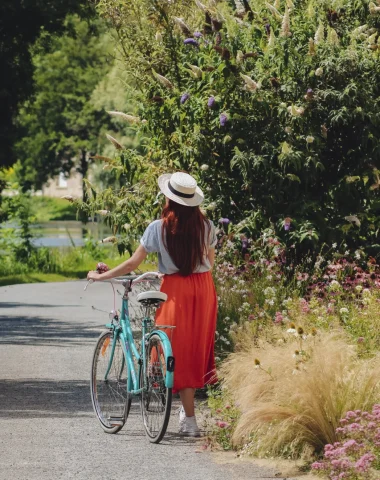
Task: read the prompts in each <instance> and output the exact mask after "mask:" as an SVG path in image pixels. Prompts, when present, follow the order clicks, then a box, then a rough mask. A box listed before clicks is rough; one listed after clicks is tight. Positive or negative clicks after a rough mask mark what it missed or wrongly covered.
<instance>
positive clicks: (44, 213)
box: [31, 197, 77, 223]
mask: <svg viewBox="0 0 380 480" xmlns="http://www.w3.org/2000/svg"><path fill="white" fill-rule="evenodd" d="M31 202H32V209H33V212H34V214H35V216H36V222H38V223H42V222H50V221H57V220H77V211H76V208H75V207H74V206H73V205H72V204H71V203H70V202H68V201H67V200H64V199H62V198H52V197H31Z"/></svg>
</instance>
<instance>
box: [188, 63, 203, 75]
mask: <svg viewBox="0 0 380 480" xmlns="http://www.w3.org/2000/svg"><path fill="white" fill-rule="evenodd" d="M190 68H191V71H192V76H193V77H194V78H202V73H203V72H202V69H200V68H199V67H197V66H196V65H190Z"/></svg>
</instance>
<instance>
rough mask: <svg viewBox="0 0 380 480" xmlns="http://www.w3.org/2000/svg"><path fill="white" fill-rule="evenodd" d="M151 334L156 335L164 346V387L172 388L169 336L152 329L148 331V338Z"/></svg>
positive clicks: (172, 364)
mask: <svg viewBox="0 0 380 480" xmlns="http://www.w3.org/2000/svg"><path fill="white" fill-rule="evenodd" d="M152 335H158V336H159V337H160V339H161V341H162V344H163V346H164V350H165V359H166V375H165V387H166V388H173V384H174V366H175V362H174V357H173V351H172V345H171V343H170V340H169V337H168V336H167V335H166V333H165V332H163V331H162V330H153V332H151V333H150V335H149V338H150V337H151V336H152Z"/></svg>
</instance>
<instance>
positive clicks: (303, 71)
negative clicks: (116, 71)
mask: <svg viewBox="0 0 380 480" xmlns="http://www.w3.org/2000/svg"><path fill="white" fill-rule="evenodd" d="M244 5H245V6H246V8H244ZM247 5H248V2H240V1H236V2H235V5H232V4H231V2H227V1H219V2H217V3H216V2H210V3H207V4H206V5H203V4H202V3H200V2H196V4H191V5H189V4H188V3H187V2H161V1H156V0H140V1H139V2H137V4H136V2H131V1H126V2H124V3H123V5H120V2H117V1H115V0H102V1H100V2H99V11H100V12H101V14H102V15H104V16H105V17H106V18H107V19H108V20H109V21H110V22H111V23H112V25H113V27H114V28H115V29H116V31H117V33H118V37H119V39H120V45H121V47H122V51H123V55H124V60H125V68H126V70H127V71H128V72H129V74H130V77H131V85H132V87H130V88H132V89H133V90H134V97H135V98H136V103H138V104H139V108H138V111H136V112H126V113H127V114H132V116H124V117H119V118H120V120H123V118H124V120H127V121H128V122H130V125H131V128H132V129H134V130H137V132H138V136H139V138H140V139H141V142H142V144H143V145H144V146H145V150H144V153H143V154H141V153H137V152H136V151H135V150H127V149H123V146H122V145H120V144H118V142H117V141H116V142H115V141H114V140H112V141H113V142H114V144H115V145H116V147H117V149H118V155H117V156H116V158H115V159H105V161H106V163H107V165H109V167H110V168H117V169H119V170H120V171H124V172H127V173H128V179H127V185H126V186H125V187H124V188H123V189H122V190H121V191H120V192H112V191H111V190H106V191H104V192H98V193H97V194H96V193H95V192H94V191H93V192H92V193H93V194H95V198H93V201H92V209H93V210H96V209H105V210H106V211H109V213H106V216H107V220H108V221H109V223H110V224H111V225H114V226H115V228H116V231H117V232H118V233H123V234H125V231H123V229H122V226H123V225H124V224H125V223H127V224H128V225H130V226H132V227H133V228H132V231H135V232H136V231H140V232H141V231H142V230H143V229H144V228H145V226H146V222H147V221H149V219H151V218H152V216H155V215H157V212H158V206H157V204H156V205H154V206H151V205H152V204H153V202H154V197H155V194H156V191H157V189H156V188H155V183H154V181H155V179H156V178H157V176H158V174H159V173H160V172H162V171H173V170H181V169H185V170H186V171H189V172H190V173H192V174H194V175H195V176H196V177H197V178H198V179H199V181H200V183H201V186H202V187H203V188H204V189H205V191H206V194H207V198H208V200H209V203H208V204H206V205H205V207H206V209H208V212H209V213H210V215H211V216H212V217H213V218H214V219H218V218H219V217H220V216H223V217H228V218H229V219H231V220H233V222H234V223H235V224H236V223H239V222H242V221H244V223H243V224H242V225H241V230H242V231H243V232H244V233H246V234H250V235H251V236H255V235H257V233H258V232H259V231H260V230H261V229H263V228H267V227H272V228H274V229H275V230H276V233H277V234H278V235H279V236H281V237H282V238H283V239H286V240H287V241H288V242H289V244H291V243H294V244H296V245H297V246H298V251H299V252H300V255H303V254H304V253H305V252H306V251H310V250H313V249H315V248H316V247H317V246H320V245H322V244H323V243H329V244H331V243H333V242H338V243H342V242H346V243H347V244H348V246H349V247H354V246H356V245H362V246H365V247H366V248H367V249H368V251H369V253H370V254H372V255H376V254H378V253H379V249H380V245H379V243H378V232H379V228H380V223H379V218H380V217H379V212H380V199H379V191H380V184H379V170H378V167H379V153H380V148H379V135H378V129H379V125H380V117H379V113H378V112H379V99H380V96H379V93H380V69H379V68H378V65H379V42H380V41H379V40H378V38H379V37H378V29H379V25H380V22H379V18H380V15H379V12H378V8H379V7H376V6H375V5H374V4H373V3H369V2H368V1H367V0H336V1H335V2H334V3H333V4H331V3H329V2H326V1H324V0H307V1H305V0H303V1H299V2H297V3H295V4H294V3H293V1H292V0H286V2H285V1H284V0H282V1H281V0H276V2H275V4H274V5H271V4H269V3H268V2H264V1H262V0H258V1H255V2H254V3H252V2H251V4H250V5H251V7H250V8H249V7H247ZM251 9H252V10H251ZM178 17H181V18H182V20H181V19H179V18H178ZM196 32H199V33H196ZM199 35H201V36H199ZM137 115H138V116H137ZM107 168H108V167H107ZM83 208H85V207H83ZM286 224H287V225H290V226H289V230H285V229H284V227H285V225H286ZM123 242H124V243H123ZM128 243H130V242H128V240H127V241H122V242H121V246H122V247H123V248H124V247H125V246H126V245H128Z"/></svg>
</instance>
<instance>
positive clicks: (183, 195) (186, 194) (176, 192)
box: [168, 180, 195, 198]
mask: <svg viewBox="0 0 380 480" xmlns="http://www.w3.org/2000/svg"><path fill="white" fill-rule="evenodd" d="M168 187H169V190H170V191H171V192H172V193H174V195H177V196H178V197H182V198H194V197H195V193H182V192H179V191H178V190H176V189H175V188H173V187H172V186H171V183H170V180H169V182H168Z"/></svg>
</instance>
